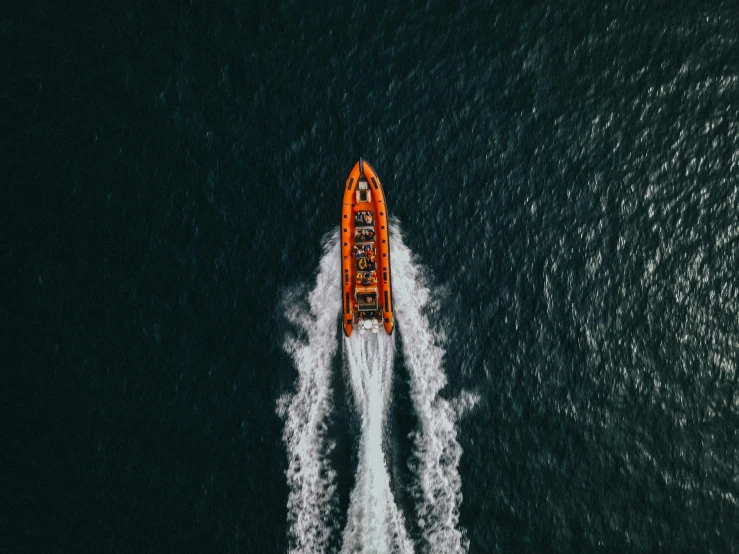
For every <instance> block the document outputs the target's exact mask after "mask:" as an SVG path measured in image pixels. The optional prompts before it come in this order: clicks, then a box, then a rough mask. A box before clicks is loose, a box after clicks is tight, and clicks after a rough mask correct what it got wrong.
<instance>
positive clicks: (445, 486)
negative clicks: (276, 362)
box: [278, 224, 467, 554]
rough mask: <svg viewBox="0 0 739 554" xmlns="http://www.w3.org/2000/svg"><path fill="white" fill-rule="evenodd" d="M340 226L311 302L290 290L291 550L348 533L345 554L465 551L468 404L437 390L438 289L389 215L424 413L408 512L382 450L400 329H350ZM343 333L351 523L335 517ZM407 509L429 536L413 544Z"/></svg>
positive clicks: (414, 380) (405, 335) (415, 396)
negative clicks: (353, 437) (356, 430)
mask: <svg viewBox="0 0 739 554" xmlns="http://www.w3.org/2000/svg"><path fill="white" fill-rule="evenodd" d="M338 236H339V235H338V230H337V231H335V232H334V233H332V234H331V235H330V236H329V237H328V238H327V240H326V242H325V245H324V252H323V257H322V259H321V262H320V268H319V272H318V277H317V279H316V285H315V287H314V288H313V290H312V291H311V292H310V294H309V295H308V305H306V303H305V301H304V300H303V301H302V302H301V300H300V298H301V296H302V295H301V294H300V291H299V289H295V290H292V291H289V292H288V293H287V294H286V296H285V299H284V312H285V316H286V318H287V319H288V320H289V321H290V322H291V323H292V324H293V325H294V326H295V327H296V328H297V329H298V334H297V335H295V336H291V337H289V338H288V339H286V341H285V345H284V346H285V350H286V351H287V353H288V354H289V355H290V356H291V358H292V359H293V361H294V364H295V367H296V369H297V372H298V380H297V390H296V392H295V393H294V394H290V395H286V396H284V397H282V398H280V400H279V401H278V411H279V412H280V414H281V415H282V416H283V417H284V419H285V431H284V435H283V438H284V441H285V445H286V447H287V454H288V470H287V479H288V488H289V496H288V526H289V533H290V552H291V553H292V554H308V553H311V554H313V553H323V552H327V551H328V549H329V547H330V546H329V545H330V544H331V542H332V541H331V539H332V537H333V536H334V535H335V534H336V533H339V532H341V544H342V546H341V553H342V554H349V553H358V554H359V553H368V554H369V553H373V554H374V553H377V554H384V553H396V552H397V553H402V554H407V553H411V552H414V550H415V551H416V552H428V553H433V554H437V553H439V554H442V553H443V554H455V553H463V552H466V550H467V544H466V541H465V538H464V535H463V533H462V532H461V531H460V530H459V528H458V520H459V505H460V503H461V500H462V496H461V480H460V477H459V473H458V465H459V459H460V456H461V454H462V449H461V448H460V446H459V443H458V442H457V430H456V418H457V417H458V412H457V411H455V409H454V408H453V407H452V405H451V404H450V403H449V402H448V401H447V400H445V399H443V398H441V396H439V392H440V390H441V389H442V388H443V387H444V385H445V384H446V376H445V374H444V371H443V366H442V361H443V356H444V350H443V348H442V344H443V339H444V336H443V334H441V333H440V332H438V331H434V330H432V327H431V325H430V323H429V321H428V319H427V318H426V316H425V315H424V309H425V307H426V306H427V304H428V302H429V300H430V298H431V295H430V291H429V289H428V288H427V286H426V285H425V283H424V281H423V279H422V277H421V272H420V270H419V267H418V266H417V265H416V264H415V263H414V262H413V259H412V255H411V253H410V251H409V250H408V248H407V247H406V246H405V245H404V244H403V242H402V237H401V233H400V231H399V229H398V227H397V224H395V225H391V249H390V257H391V264H392V279H393V298H394V310H395V320H396V325H397V330H396V333H397V332H398V331H399V332H400V334H401V335H402V353H403V357H404V361H405V364H406V366H407V369H408V374H409V379H410V383H409V385H410V392H411V400H412V404H413V409H414V411H415V414H416V416H417V419H418V427H417V429H416V431H415V432H414V434H413V437H412V440H413V459H412V460H411V465H412V467H413V468H414V469H415V470H416V476H415V481H414V485H413V489H414V490H413V499H414V503H415V510H414V513H412V514H405V516H404V514H403V513H402V512H401V511H400V510H399V509H398V507H397V505H396V503H395V501H394V498H393V491H392V490H391V487H390V477H389V474H388V470H387V462H386V458H385V453H384V452H383V436H384V425H385V421H386V419H387V417H386V416H387V409H388V406H389V404H390V391H391V385H392V379H393V358H394V354H395V340H396V337H397V334H396V335H394V336H387V335H386V334H384V333H382V332H380V333H378V334H376V335H374V334H368V335H364V336H361V335H360V334H359V333H354V334H353V335H352V337H350V338H346V337H343V334H341V331H340V327H339V316H340V313H341V291H340V279H339V276H340V248H339V240H338ZM340 334H341V336H342V337H343V339H342V340H343V348H342V351H343V356H342V360H343V363H344V368H345V370H346V372H345V373H346V374H348V376H349V379H350V385H351V390H352V393H353V400H354V407H355V409H356V411H357V413H358V415H359V418H360V422H361V426H360V427H361V436H360V437H359V456H358V463H357V470H356V475H355V484H354V488H353V490H352V492H351V495H350V501H349V510H348V513H347V520H346V526H345V528H344V529H343V530H340V529H337V528H336V524H335V522H336V520H337V512H338V495H337V490H336V472H335V470H334V469H333V468H332V467H331V465H330V461H329V454H330V452H331V450H332V448H333V446H334V445H333V443H332V441H331V440H330V439H329V437H328V434H327V424H328V418H329V415H330V413H331V410H332V408H333V401H334V399H333V396H334V395H333V391H332V388H331V367H332V362H333V361H334V359H335V357H336V356H337V355H339V353H338V347H339V335H340ZM406 517H415V518H417V520H418V528H419V529H420V530H421V536H422V540H421V544H417V545H415V548H414V545H413V543H412V542H411V540H410V539H409V537H408V532H407V530H406V526H405V518H406Z"/></svg>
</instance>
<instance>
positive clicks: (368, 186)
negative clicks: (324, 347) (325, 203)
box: [341, 159, 395, 337]
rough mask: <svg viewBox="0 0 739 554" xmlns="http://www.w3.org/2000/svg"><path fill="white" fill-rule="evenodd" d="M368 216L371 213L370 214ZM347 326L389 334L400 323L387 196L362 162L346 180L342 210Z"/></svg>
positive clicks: (346, 329) (346, 330) (349, 329)
mask: <svg viewBox="0 0 739 554" xmlns="http://www.w3.org/2000/svg"><path fill="white" fill-rule="evenodd" d="M368 214H370V215H369V217H368ZM341 284H342V295H341V296H342V307H343V312H342V322H343V323H342V325H343V328H344V333H345V334H346V336H347V337H349V336H351V334H352V332H353V331H354V330H355V329H357V328H358V329H359V331H360V332H361V333H364V332H368V331H369V332H372V331H374V332H377V330H378V329H379V327H380V326H381V327H382V328H384V329H385V332H386V333H387V334H388V335H390V334H392V332H393V329H394V327H395V321H394V317H393V296H392V290H391V275H390V236H389V226H388V223H387V207H386V204H385V194H384V192H383V190H382V185H381V183H380V179H379V177H378V176H377V173H375V170H374V169H372V166H370V165H369V164H368V163H367V162H365V161H364V160H361V159H360V160H359V161H358V162H357V163H356V164H355V165H354V167H353V168H352V170H351V172H350V173H349V177H348V178H347V180H346V185H345V186H344V202H343V205H342V209H341Z"/></svg>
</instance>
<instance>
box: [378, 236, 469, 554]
mask: <svg viewBox="0 0 739 554" xmlns="http://www.w3.org/2000/svg"><path fill="white" fill-rule="evenodd" d="M390 233H391V240H390V257H391V260H392V262H391V263H392V279H393V285H392V286H393V298H394V313H395V318H396V321H397V322H398V325H399V329H400V332H401V334H402V338H403V340H402V343H403V357H404V360H405V363H406V366H407V368H408V373H409V376H410V390H411V399H412V402H413V406H414V409H415V411H416V415H417V417H418V422H419V429H418V430H417V432H416V433H415V434H414V439H413V440H414V464H413V465H414V467H415V469H416V472H417V478H418V482H417V488H416V490H415V502H416V510H417V514H418V519H419V521H418V523H419V527H420V529H421V531H422V534H423V542H424V543H425V544H424V545H423V548H421V551H422V552H428V553H429V554H457V553H464V552H466V551H467V548H468V541H467V540H466V537H465V536H464V534H463V533H462V532H461V531H460V530H459V529H458V523H459V505H460V503H461V502H462V492H461V489H462V481H461V479H460V476H459V471H458V466H459V459H460V457H461V455H462V448H461V447H460V445H459V442H457V429H456V426H455V423H456V418H457V410H455V408H454V406H452V405H451V404H450V403H449V402H448V401H447V400H445V399H444V398H442V397H441V396H439V392H440V391H441V389H442V388H443V387H444V386H445V385H446V376H445V374H444V370H443V357H444V353H445V351H444V349H443V348H442V346H441V345H442V344H443V340H444V336H443V334H439V333H434V332H433V330H432V327H431V325H430V324H429V321H428V319H427V317H426V316H425V315H424V309H425V308H426V307H427V306H428V304H429V301H430V292H429V289H428V288H427V286H426V285H425V283H424V280H423V277H422V273H421V270H420V268H419V267H418V266H417V265H416V264H414V262H413V259H412V255H411V252H410V250H409V249H408V248H407V247H406V246H405V244H403V240H402V236H401V232H400V229H399V227H398V225H397V223H395V222H393V224H391V226H390Z"/></svg>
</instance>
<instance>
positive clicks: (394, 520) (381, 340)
mask: <svg viewBox="0 0 739 554" xmlns="http://www.w3.org/2000/svg"><path fill="white" fill-rule="evenodd" d="M344 352H345V354H346V365H347V368H348V373H349V379H350V382H351V387H352V391H353V393H354V401H355V406H356V408H357V411H358V412H359V415H360V417H361V436H360V442H359V458H358V459H359V461H358V466H357V475H356V481H355V485H354V490H353V491H352V493H351V497H350V502H349V512H348V514H347V516H348V517H347V524H346V528H345V529H344V537H343V538H344V543H343V549H342V553H343V554H354V553H367V554H370V553H372V554H384V553H390V552H397V553H402V554H410V553H412V552H413V544H412V542H411V541H410V539H409V538H408V535H407V532H406V529H405V523H404V520H403V516H402V514H401V512H400V510H398V507H397V506H396V504H395V501H394V499H393V494H392V491H391V489H390V476H389V474H388V471H387V465H386V463H385V455H384V453H383V450H382V439H383V428H384V423H385V418H386V415H387V405H388V401H389V396H390V389H391V384H392V374H393V356H394V352H395V345H394V341H393V338H392V337H389V336H387V335H386V334H385V333H383V332H382V331H381V332H380V333H378V334H376V335H372V334H370V335H367V336H361V335H360V334H359V333H358V332H355V333H354V335H353V336H352V337H351V338H345V339H344Z"/></svg>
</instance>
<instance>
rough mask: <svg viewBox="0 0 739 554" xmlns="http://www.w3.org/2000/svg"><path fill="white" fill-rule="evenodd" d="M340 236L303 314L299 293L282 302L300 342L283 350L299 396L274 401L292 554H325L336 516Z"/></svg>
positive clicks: (334, 236) (329, 248)
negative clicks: (332, 420) (332, 430)
mask: <svg viewBox="0 0 739 554" xmlns="http://www.w3.org/2000/svg"><path fill="white" fill-rule="evenodd" d="M340 269H341V268H340V250H339V233H338V230H336V231H335V232H333V233H331V234H330V235H329V236H328V237H327V239H326V241H325V244H324V252H323V256H322V258H321V262H320V268H319V272H318V277H317V279H316V286H315V288H314V289H313V290H312V291H311V293H310V295H309V297H308V300H309V304H310V309H309V310H307V309H306V306H305V301H304V300H303V299H302V297H303V295H301V294H299V293H300V290H299V289H295V290H292V291H288V294H287V295H286V297H285V299H284V309H285V315H286V317H287V319H288V320H289V321H290V322H292V323H293V324H294V325H295V326H296V327H297V328H298V330H299V331H301V332H302V334H301V338H300V339H298V338H296V337H291V338H288V339H287V340H286V341H285V344H284V348H285V350H286V352H287V353H288V354H289V355H290V356H291V357H292V359H293V361H294V363H295V367H296V369H297V371H298V382H297V391H296V392H295V394H293V395H286V396H283V397H282V398H280V400H279V401H278V411H279V412H280V413H281V415H283V417H285V430H284V433H283V440H284V442H285V445H286V447H287V453H288V470H287V482H288V483H287V484H288V489H289V493H288V501H287V508H288V528H289V536H290V550H289V551H290V553H291V554H317V553H320V552H325V551H326V548H327V546H328V543H329V541H330V539H331V535H332V533H333V532H334V529H333V527H334V524H333V522H334V521H335V520H336V517H337V513H338V499H337V494H336V473H335V471H334V470H333V468H331V466H330V464H329V460H328V455H329V453H330V452H331V450H332V448H333V444H332V443H331V441H330V439H329V438H328V436H327V433H326V431H327V422H328V415H329V413H330V411H331V407H332V390H331V363H332V360H333V358H334V356H335V355H336V351H337V348H338V339H337V319H338V315H339V312H340V311H341V290H340V281H339V278H338V276H339V275H340Z"/></svg>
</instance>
